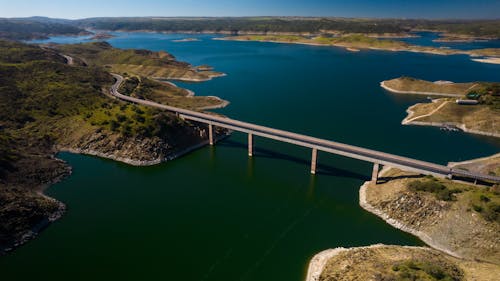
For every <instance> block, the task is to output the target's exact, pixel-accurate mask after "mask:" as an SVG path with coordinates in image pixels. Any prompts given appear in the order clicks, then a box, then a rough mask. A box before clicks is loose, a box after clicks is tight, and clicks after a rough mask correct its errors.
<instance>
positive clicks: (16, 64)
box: [0, 40, 224, 254]
mask: <svg viewBox="0 0 500 281" xmlns="http://www.w3.org/2000/svg"><path fill="white" fill-rule="evenodd" d="M172 63H173V64H175V63H174V62H172ZM113 83H114V79H113V77H112V76H111V75H110V74H109V73H108V72H107V71H106V68H104V67H103V66H100V65H99V64H95V65H79V64H78V63H75V64H73V65H69V64H67V61H66V58H65V57H63V55H62V54H61V53H60V52H59V50H56V49H52V48H47V47H43V48H42V47H39V46H35V45H27V44H22V43H16V42H9V41H2V40H0V201H1V202H2V204H1V206H0V221H1V222H2V223H1V224H0V254H1V253H2V252H3V251H5V250H8V249H10V248H12V247H15V246H17V245H19V244H20V243H23V242H25V241H26V240H27V239H30V238H32V237H33V236H34V235H36V233H37V232H38V231H40V229H42V228H43V227H44V226H46V225H47V224H48V223H49V222H50V221H53V220H55V219H57V218H58V217H60V216H61V214H62V212H64V205H63V204H62V203H60V202H57V201H56V200H54V199H51V198H47V197H46V196H44V195H43V194H41V193H40V191H41V190H43V188H45V187H47V186H48V185H50V184H51V183H53V182H55V181H58V180H60V179H61V178H63V177H65V176H67V175H68V174H69V173H70V167H68V166H67V165H66V163H64V162H63V161H61V160H58V159H57V158H55V155H56V153H57V152H59V151H73V152H79V153H87V154H93V155H99V156H102V157H106V158H111V159H115V160H119V161H123V162H127V163H130V164H134V165H150V164H155V163H159V162H161V161H165V160H167V159H171V158H174V157H176V156H177V155H179V153H182V152H183V151H186V150H187V149H190V148H192V147H194V146H199V145H200V144H202V143H204V142H206V140H205V138H204V137H203V136H204V134H203V131H205V130H206V127H205V126H204V125H199V124H195V123H188V122H185V121H183V120H181V119H178V118H177V117H176V116H175V115H174V114H169V113H166V112H162V111H159V110H156V109H152V108H148V107H144V106H138V105H132V104H128V103H124V102H120V101H118V100H115V99H111V98H110V97H109V96H107V95H106V93H107V92H108V90H109V88H110V86H111V85H112V84H113ZM184 98H187V97H184ZM217 133H218V134H223V133H224V132H221V131H219V132H217Z"/></svg>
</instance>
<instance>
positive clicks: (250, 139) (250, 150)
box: [248, 134, 253, 157]
mask: <svg viewBox="0 0 500 281" xmlns="http://www.w3.org/2000/svg"><path fill="white" fill-rule="evenodd" d="M248 156H250V157H252V156H253V135H252V134H248Z"/></svg>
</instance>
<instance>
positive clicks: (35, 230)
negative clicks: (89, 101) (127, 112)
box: [0, 131, 231, 256]
mask: <svg viewBox="0 0 500 281" xmlns="http://www.w3.org/2000/svg"><path fill="white" fill-rule="evenodd" d="M230 135H231V132H230V131H229V132H228V133H227V134H223V135H219V136H216V137H215V141H216V142H218V141H221V140H223V139H225V138H228V137H229V136H230ZM208 144H209V140H203V141H202V142H200V143H197V144H194V145H191V146H189V147H186V148H184V149H182V150H179V151H176V152H173V153H171V154H169V155H168V156H166V157H164V158H161V159H156V160H151V161H138V160H133V159H130V158H123V157H116V156H113V155H110V154H106V153H102V152H99V151H96V150H92V149H77V148H67V147H59V146H57V145H56V152H55V155H57V154H58V153H60V152H69V153H73V154H80V155H86V156H96V157H99V158H103V159H108V160H112V161H117V162H121V163H124V164H128V165H132V166H136V167H144V166H152V165H158V164H161V163H165V162H168V161H172V160H174V159H177V158H179V157H182V156H184V155H186V154H188V153H190V152H193V151H195V150H198V149H200V148H202V147H204V146H207V145H208ZM54 157H55V156H54ZM56 159H57V160H59V161H63V162H64V160H62V159H59V158H56ZM71 174H72V167H71V166H69V165H68V171H67V173H66V174H64V175H62V176H59V177H57V178H55V179H53V180H52V181H51V182H49V183H47V184H45V185H43V186H41V187H40V188H39V189H40V190H38V191H36V193H37V194H38V195H40V196H42V197H44V198H46V199H48V200H51V201H54V202H56V203H57V204H58V205H59V208H58V209H57V210H56V211H55V212H54V213H52V214H51V215H50V216H49V217H48V218H46V219H42V220H41V221H40V222H38V223H36V224H35V225H34V226H33V227H32V228H31V229H30V230H28V231H26V232H24V233H23V234H22V236H21V238H20V239H19V240H17V241H14V242H13V244H12V246H10V247H8V248H4V249H0V256H2V255H5V254H8V253H10V252H12V251H14V250H15V249H17V248H19V247H20V246H22V245H24V244H26V243H28V242H29V241H31V240H33V239H35V238H36V237H37V236H38V235H39V234H40V232H41V231H42V230H44V229H45V228H47V227H48V226H50V224H52V223H54V222H55V221H57V220H59V219H61V218H62V217H63V215H64V214H65V213H66V211H67V206H66V204H64V203H63V202H61V201H59V200H57V199H56V198H53V197H50V196H48V195H46V194H45V191H46V190H47V189H49V188H50V187H52V186H53V185H55V184H57V183H59V182H61V181H63V180H64V179H65V178H66V177H69V176H71Z"/></svg>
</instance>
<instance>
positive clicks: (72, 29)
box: [0, 17, 90, 40]
mask: <svg viewBox="0 0 500 281" xmlns="http://www.w3.org/2000/svg"><path fill="white" fill-rule="evenodd" d="M85 34H90V33H89V32H87V31H85V30H84V29H82V28H80V27H77V26H73V25H70V24H67V22H65V21H63V20H59V21H58V20H49V19H45V18H44V19H42V18H37V17H34V18H22V19H5V18H0V38H4V39H13V40H30V39H44V38H48V37H49V36H54V35H85Z"/></svg>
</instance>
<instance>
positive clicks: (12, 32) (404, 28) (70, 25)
mask: <svg viewBox="0 0 500 281" xmlns="http://www.w3.org/2000/svg"><path fill="white" fill-rule="evenodd" d="M85 29H97V30H111V31H116V30H126V31H141V30H150V31H157V32H221V33H231V34H238V33H240V34H268V33H288V34H290V33H292V34H350V33H361V34H370V35H374V36H386V37H387V36H393V37H400V36H406V35H408V33H410V32H414V31H419V30H431V31H436V32H443V33H445V35H446V36H447V37H448V38H459V39H460V40H464V39H467V38H469V39H474V38H482V39H498V38H500V20H422V19H418V20H415V19H365V18H332V17H326V18H325V17H219V18H215V17H175V18H174V17H121V18H120V17H116V18H115V17H101V18H87V19H79V20H68V19H53V18H47V17H29V18H8V19H0V37H3V38H8V39H17V40H25V39H33V38H45V37H47V36H49V35H77V34H83V33H84V32H85Z"/></svg>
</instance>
